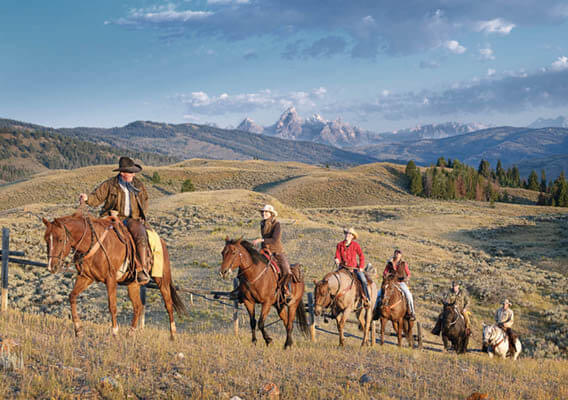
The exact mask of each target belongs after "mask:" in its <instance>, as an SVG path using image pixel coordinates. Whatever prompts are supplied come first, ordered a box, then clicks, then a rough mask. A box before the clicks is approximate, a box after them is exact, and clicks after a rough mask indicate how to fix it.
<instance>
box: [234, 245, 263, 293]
mask: <svg viewBox="0 0 568 400" xmlns="http://www.w3.org/2000/svg"><path fill="white" fill-rule="evenodd" d="M232 246H234V247H236V246H235V245H234V244H233V245H232ZM238 252H239V254H238V257H239V260H240V266H239V273H238V274H237V278H241V277H242V278H243V279H244V280H245V282H247V284H249V285H253V284H254V283H256V281H258V280H259V279H260V277H261V276H262V275H264V273H265V272H266V270H267V269H268V265H266V266H265V267H264V269H263V270H262V271H261V272H260V274H258V275H257V276H256V277H255V278H254V279H253V280H248V279H247V278H246V276H245V274H244V273H245V272H246V271H247V270H249V269H251V268H252V267H254V264H253V263H250V264H248V265H247V264H246V263H245V260H244V256H243V253H242V252H241V251H240V250H238ZM236 258H237V256H234V257H233V258H232V260H231V263H230V264H229V268H227V269H226V270H231V269H233V268H234V267H233V266H234V264H235V259H236Z"/></svg>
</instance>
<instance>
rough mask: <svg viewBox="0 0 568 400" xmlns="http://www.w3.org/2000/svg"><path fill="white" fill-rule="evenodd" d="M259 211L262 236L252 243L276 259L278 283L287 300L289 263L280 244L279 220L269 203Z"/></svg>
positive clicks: (288, 295)
mask: <svg viewBox="0 0 568 400" xmlns="http://www.w3.org/2000/svg"><path fill="white" fill-rule="evenodd" d="M259 211H260V213H261V215H262V221H260V234H261V236H262V237H260V238H258V239H255V240H253V241H252V244H253V245H255V246H256V245H258V244H261V246H262V248H263V249H266V250H268V251H269V252H270V253H272V255H273V256H274V258H275V259H276V262H277V263H278V266H279V267H280V269H281V271H282V277H281V278H280V282H279V285H280V287H281V288H282V290H283V293H284V298H285V301H286V302H288V301H289V300H290V299H291V294H290V290H289V288H288V285H287V283H288V277H289V276H290V264H289V263H288V258H287V257H286V253H284V247H283V246H282V230H281V228H280V222H278V221H277V220H276V217H277V216H278V213H277V212H276V210H275V209H274V207H272V206H271V205H270V204H267V205H265V206H264V207H263V208H262V209H261V210H259Z"/></svg>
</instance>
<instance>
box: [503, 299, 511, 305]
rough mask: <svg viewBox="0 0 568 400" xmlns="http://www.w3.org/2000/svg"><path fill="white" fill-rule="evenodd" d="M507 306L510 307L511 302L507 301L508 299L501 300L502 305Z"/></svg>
mask: <svg viewBox="0 0 568 400" xmlns="http://www.w3.org/2000/svg"><path fill="white" fill-rule="evenodd" d="M505 304H508V305H510V306H511V305H512V304H511V302H510V301H509V299H505V300H503V305H505Z"/></svg>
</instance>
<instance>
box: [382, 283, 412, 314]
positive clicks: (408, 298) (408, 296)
mask: <svg viewBox="0 0 568 400" xmlns="http://www.w3.org/2000/svg"><path fill="white" fill-rule="evenodd" d="M399 285H400V288H401V289H402V291H403V292H404V295H405V296H406V301H407V302H408V308H410V313H411V314H414V299H413V298H412V293H410V290H409V289H408V286H406V283H405V282H399ZM382 294H383V288H380V289H379V293H378V294H377V302H376V304H379V301H381V296H382Z"/></svg>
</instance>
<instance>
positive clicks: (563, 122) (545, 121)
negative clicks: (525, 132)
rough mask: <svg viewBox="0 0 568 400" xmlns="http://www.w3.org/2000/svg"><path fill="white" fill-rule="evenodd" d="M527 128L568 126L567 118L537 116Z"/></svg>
mask: <svg viewBox="0 0 568 400" xmlns="http://www.w3.org/2000/svg"><path fill="white" fill-rule="evenodd" d="M528 128H533V129H540V128H568V119H567V118H565V117H562V116H558V117H557V118H539V119H537V120H536V121H534V122H533V123H532V124H530V125H529V126H528Z"/></svg>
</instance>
